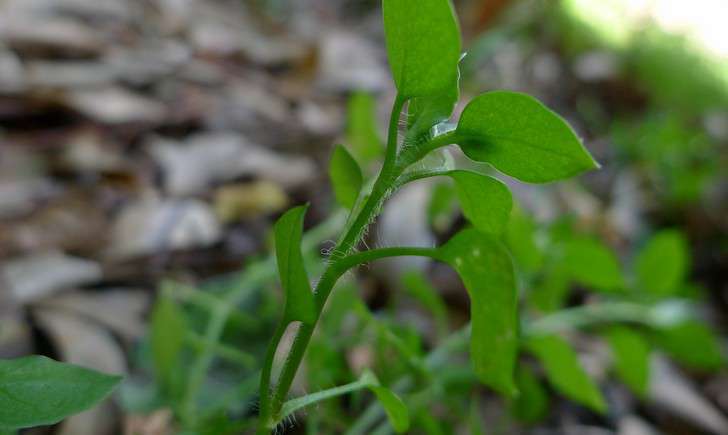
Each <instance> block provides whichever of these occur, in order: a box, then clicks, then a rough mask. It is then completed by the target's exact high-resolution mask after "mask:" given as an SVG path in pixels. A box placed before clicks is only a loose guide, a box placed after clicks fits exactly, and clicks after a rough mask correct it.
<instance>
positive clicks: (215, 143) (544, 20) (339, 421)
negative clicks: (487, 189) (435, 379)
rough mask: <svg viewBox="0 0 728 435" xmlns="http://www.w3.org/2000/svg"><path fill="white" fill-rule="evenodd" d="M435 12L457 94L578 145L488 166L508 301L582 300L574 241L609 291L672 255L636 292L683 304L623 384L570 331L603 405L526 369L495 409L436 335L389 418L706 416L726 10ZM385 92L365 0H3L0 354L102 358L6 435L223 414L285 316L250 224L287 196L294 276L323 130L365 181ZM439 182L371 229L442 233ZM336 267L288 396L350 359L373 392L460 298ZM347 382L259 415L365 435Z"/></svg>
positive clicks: (520, 420)
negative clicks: (308, 402)
mask: <svg viewBox="0 0 728 435" xmlns="http://www.w3.org/2000/svg"><path fill="white" fill-rule="evenodd" d="M454 3H455V6H456V9H457V11H458V14H459V16H460V21H461V28H462V33H463V36H464V47H465V50H466V51H467V56H466V57H465V58H464V60H463V62H462V68H461V69H462V79H461V83H462V99H461V105H460V106H459V107H458V109H457V110H456V111H458V110H462V105H463V104H465V103H466V102H467V101H468V100H469V99H470V98H472V97H473V96H475V95H477V94H478V93H480V92H484V91H487V90H493V89H511V90H518V91H523V92H527V93H530V94H532V95H534V96H536V97H537V98H539V99H540V100H542V101H543V102H544V103H545V104H546V105H548V106H549V107H551V108H552V109H554V110H555V111H556V112H558V113H559V114H561V115H562V116H564V117H565V118H566V119H568V121H569V122H570V123H571V125H572V126H573V127H574V129H575V130H576V131H577V132H578V134H579V135H580V136H581V137H582V138H583V139H584V142H585V144H586V146H587V148H588V149H589V150H590V151H591V152H592V154H593V155H594V156H595V158H596V159H597V160H598V161H599V162H600V163H601V165H602V168H601V170H599V171H595V172H592V173H588V174H586V175H584V176H582V177H580V178H578V179H575V180H570V181H567V182H563V183H557V184H552V185H538V186H533V185H524V184H519V183H515V182H513V180H507V179H506V178H505V177H501V178H502V179H504V180H506V181H507V182H508V184H509V185H510V186H511V188H512V189H513V191H514V195H515V197H516V199H517V202H518V204H519V207H518V210H517V213H515V214H514V218H513V220H512V224H511V226H512V228H510V229H509V232H508V234H507V236H506V239H507V240H506V242H507V244H508V245H509V247H510V248H511V251H512V252H513V256H514V259H515V261H516V265H517V271H518V273H519V282H520V284H521V285H520V288H521V292H522V293H523V295H524V313H526V314H524V316H526V317H528V316H533V317H534V318H538V316H541V315H543V314H546V313H551V312H554V311H556V310H559V309H562V308H569V307H580V306H586V305H589V304H594V303H599V302H600V301H603V300H604V299H605V296H604V295H603V294H602V293H600V292H599V290H600V289H599V287H600V286H599V283H592V282H588V278H587V279H586V281H587V282H584V281H585V280H584V279H582V280H580V279H578V277H576V278H574V279H571V278H572V277H571V275H569V276H568V277H565V275H564V274H563V273H562V272H563V271H564V270H568V269H570V268H573V264H572V263H570V262H574V261H577V260H575V259H573V258H569V255H568V252H567V251H568V249H564V248H563V247H564V246H569V241H571V240H574V239H575V238H583V237H588V238H589V240H593V241H595V243H598V244H599V245H600V246H601V247H602V248H604V250H607V251H609V252H610V253H611V255H613V256H614V257H615V258H617V259H618V260H617V263H618V269H619V271H618V273H619V274H620V278H619V279H620V282H621V283H622V284H623V285H622V286H623V287H625V288H628V289H631V290H630V291H633V292H638V291H639V290H640V289H641V287H644V286H646V287H649V286H650V285H652V283H650V278H649V276H650V275H652V276H662V275H663V274H664V275H668V276H672V275H676V276H677V277H676V278H674V279H673V281H674V282H671V283H669V284H668V285H666V286H663V287H664V288H663V287H661V284H659V283H657V284H654V285H655V286H656V288H658V292H659V289H660V288H663V289H666V290H665V291H664V292H663V294H662V295H661V297H663V296H664V298H663V299H664V300H663V299H660V301H663V302H664V301H667V300H668V299H670V300H672V299H680V300H681V301H687V302H688V303H689V304H690V306H691V310H693V311H694V312H695V313H697V320H695V321H694V322H692V323H688V324H687V325H688V326H686V327H684V328H672V329H670V328H667V329H666V330H664V331H658V332H659V333H657V334H652V333H649V334H648V333H645V334H644V335H643V337H644V341H645V342H646V343H648V344H649V345H650V348H651V349H653V350H654V352H653V354H652V360H651V365H650V368H651V371H650V386H649V389H648V391H647V390H645V391H641V392H640V391H637V392H635V391H633V390H634V389H633V388H626V387H625V385H624V384H625V382H620V380H619V376H617V377H615V376H613V374H614V369H613V368H612V367H613V364H612V363H613V359H614V358H613V355H612V354H611V353H610V351H609V346H608V345H607V343H606V340H605V339H604V337H603V336H602V335H601V334H600V333H599V331H593V330H589V331H577V332H573V333H572V334H571V335H570V338H571V340H570V341H571V342H572V344H573V346H574V347H575V349H576V350H577V351H578V354H579V356H580V360H581V362H582V364H583V365H584V367H585V369H586V371H587V372H588V373H589V374H590V375H591V376H592V377H593V378H594V379H595V382H598V384H599V385H600V388H601V389H602V392H603V393H604V396H605V398H606V401H607V403H608V405H609V411H608V412H607V413H605V414H601V415H600V414H599V413H595V412H593V411H590V410H589V409H587V408H585V407H583V406H581V405H578V404H575V403H574V401H573V400H569V399H568V398H564V397H563V396H562V395H560V394H558V392H557V391H554V389H553V388H552V387H550V386H549V385H548V382H545V381H543V382H541V381H539V380H537V378H538V379H541V377H542V372H541V371H540V369H539V368H538V366H537V365H536V364H534V363H533V361H529V360H526V361H525V362H524V364H526V365H527V366H528V367H531V366H533V367H532V368H533V373H535V374H536V375H537V376H535V377H534V376H532V377H531V378H529V379H531V380H533V382H532V383H530V384H528V385H532V386H533V385H535V386H534V387H533V389H531V390H529V391H531V393H529V394H527V395H524V396H523V397H525V398H527V399H528V400H521V401H520V402H517V403H508V402H507V401H503V400H501V399H499V398H497V397H496V396H495V395H493V394H492V393H489V392H488V391H486V390H485V389H483V388H482V387H479V386H478V385H477V382H474V380H473V379H472V374H471V373H469V372H468V370H467V362H466V361H465V360H464V356H463V355H464V353H463V352H459V353H457V354H453V358H452V359H453V361H452V362H451V363H448V365H446V366H443V367H440V366H438V367H439V368H438V370H439V371H438V373H440V374H442V375H443V378H447V380H446V381H444V380H443V381H442V382H441V383H438V387H437V388H429V389H428V388H426V387H422V388H420V389H417V388H415V389H414V390H413V391H414V392H413V393H412V394H411V395H410V396H407V398H406V400H405V402H407V403H408V405H410V412H411V413H412V414H413V428H412V430H411V433H417V434H420V433H422V434H449V433H457V434H466V433H472V434H477V433H487V434H518V433H524V434H600V435H601V434H605V435H606V434H618V435H650V434H661V433H664V434H726V433H728V417H726V415H727V414H728V370H726V364H725V354H726V353H725V352H726V346H727V345H728V338H727V337H728V336H727V335H726V332H727V331H728V236H727V235H726V234H727V233H726V230H727V228H728V200H727V199H728V179H727V178H726V174H728V152H727V151H728V4H727V3H726V2H725V0H691V1H680V0H561V1H537V0H460V1H455V2H454ZM414 12H415V11H413V13H414ZM393 98H394V89H393V84H392V82H391V79H390V75H389V71H388V67H387V63H386V54H385V50H384V40H383V31H382V25H381V11H380V2H379V1H377V0H0V357H3V358H10V357H17V356H21V355H25V354H29V353H39V354H44V355H48V356H51V357H54V358H56V359H59V360H64V361H68V362H72V363H76V364H80V365H84V366H88V367H92V368H96V369H99V370H103V371H107V372H114V373H124V374H126V380H125V382H124V384H123V386H122V388H121V389H120V390H119V391H118V392H117V394H115V396H114V397H113V398H112V399H111V400H109V401H108V402H107V403H105V404H103V405H102V406H100V407H97V408H95V409H94V410H91V411H88V412H85V413H83V414H80V415H78V416H75V417H72V418H70V419H68V420H67V421H65V422H63V423H61V424H59V425H57V426H55V427H52V428H41V429H34V430H33V431H30V432H28V433H34V434H36V433H37V434H46V433H59V434H64V435H87V434H88V435H105V434H122V433H123V434H141V435H152V434H155V435H156V434H176V433H188V434H201V433H209V434H225V433H231V434H235V433H246V432H245V424H246V423H245V422H246V419H247V418H249V417H251V416H254V414H255V401H256V398H255V395H256V391H255V390H256V386H257V385H255V382H256V378H255V376H256V373H257V370H258V367H259V362H260V360H261V354H262V352H263V351H264V349H265V344H266V341H267V339H268V338H269V335H270V333H271V331H272V328H273V325H274V322H275V321H276V320H277V317H278V316H279V315H280V310H279V308H280V300H281V299H280V298H281V295H280V292H279V289H278V285H277V282H276V279H275V274H274V273H275V270H274V269H273V268H272V267H271V262H270V260H269V259H268V255H269V253H270V251H271V241H270V229H271V226H272V223H273V222H274V221H275V219H276V218H277V217H278V216H279V215H280V214H281V213H282V212H283V211H284V210H285V209H286V208H287V207H289V206H291V205H295V204H300V203H303V202H306V201H310V202H311V204H312V206H311V209H310V210H309V213H308V216H307V221H306V227H307V229H308V228H310V229H313V231H312V234H311V235H310V237H309V239H308V242H307V243H308V245H307V246H308V247H309V251H310V253H311V257H312V258H311V260H312V261H311V264H310V266H309V274H310V275H312V276H316V273H318V271H319V270H320V263H319V262H316V261H315V257H316V254H318V253H320V252H323V253H325V252H326V249H327V248H330V247H331V244H332V243H331V240H332V239H335V238H336V235H337V234H338V232H339V231H340V229H341V226H342V219H341V213H340V212H339V211H337V207H336V205H335V202H334V200H333V195H332V191H331V187H330V183H329V179H328V176H327V173H326V169H327V166H328V159H329V156H330V152H331V150H332V149H333V145H334V144H337V143H344V144H346V145H347V146H348V147H350V149H352V150H353V151H354V154H355V155H356V156H357V158H358V159H359V161H360V163H362V164H364V166H365V169H367V170H368V173H369V174H370V175H371V174H372V173H373V170H374V169H375V168H376V161H377V156H378V155H379V153H380V152H381V147H382V145H381V139H380V138H381V137H383V133H385V132H384V126H385V125H386V122H385V120H386V118H387V116H388V112H389V110H390V107H391V102H392V100H393ZM365 172H366V171H365ZM453 198H454V196H453V191H452V187H451V186H449V185H448V184H437V183H422V184H418V185H415V186H413V187H412V188H408V189H406V190H404V191H403V192H401V193H400V194H398V195H397V196H395V197H394V198H393V199H392V200H391V201H390V202H389V203H388V205H387V207H386V210H385V212H384V215H383V216H382V218H381V219H380V220H379V221H378V222H377V225H376V226H375V228H374V229H373V230H372V231H371V232H370V234H369V244H370V246H383V245H400V244H402V245H404V244H406V245H431V244H433V243H435V242H442V241H444V240H447V238H448V237H449V236H450V235H452V234H453V233H454V232H455V231H456V230H457V229H458V228H461V227H462V226H463V225H464V220H463V219H462V217H461V216H459V215H458V213H457V207H455V206H454V203H453ZM656 235H657V236H659V235H662V236H665V235H667V236H668V238H671V240H677V241H678V242H677V243H667V244H666V245H662V244H660V242H659V240H658V241H657V242H655V237H656ZM663 238H664V237H663ZM658 239H659V237H658ZM646 246H648V248H645V247H646ZM665 246H666V247H665ZM649 247H651V248H649ZM650 249H651V251H653V252H652V253H651V254H649V253H645V252H647V251H650ZM661 255H664V256H665V257H664V258H663V257H661ZM645 257H649V258H650V259H647V260H640V259H641V258H643V259H644V258H645ZM595 261H596V260H595ZM593 264H594V263H592V262H591V261H590V260H588V258H587V259H586V260H584V261H582V263H580V264H579V267H584V268H586V269H589V267H590V266H591V265H593ZM595 267H596V266H595ZM675 270H678V272H675ZM595 273H599V272H595ZM567 275H568V274H567ZM577 275H578V274H577ZM554 277H556V278H554ZM666 279H668V280H670V279H672V278H666ZM340 287H341V288H339V289H338V290H337V292H336V293H335V295H339V296H335V297H334V299H333V300H332V301H331V302H330V304H329V305H330V306H329V308H328V310H329V311H330V312H329V313H327V314H324V322H323V324H322V325H320V327H319V329H320V331H319V332H320V333H319V334H317V336H316V337H315V338H314V340H313V342H312V344H311V349H310V350H309V356H308V357H307V359H306V363H305V367H304V368H303V369H302V372H301V373H300V374H299V377H298V379H297V381H296V385H295V386H294V390H293V391H294V392H295V393H297V394H298V393H301V392H303V391H309V392H311V391H316V390H319V389H321V388H328V387H331V386H334V385H340V384H343V383H346V382H351V381H352V380H353V379H356V377H357V376H358V373H361V370H362V368H364V367H371V368H372V369H373V370H374V371H375V372H376V373H377V375H378V376H379V377H380V378H381V379H382V381H383V382H385V383H387V384H397V382H401V381H402V380H403V379H404V378H403V377H405V378H406V376H407V374H408V373H412V372H413V371H414V372H416V371H417V367H419V365H422V364H424V365H427V364H429V363H428V362H427V361H431V358H430V357H431V356H432V354H433V350H436V349H438V344H441V343H442V342H444V341H446V339H447V337H448V334H450V333H452V332H453V331H456V330H458V328H459V327H461V326H462V325H463V324H465V323H466V322H467V319H468V305H467V304H468V299H467V295H466V294H465V292H464V291H463V290H462V287H461V284H460V282H459V280H458V279H457V276H456V275H454V274H453V272H451V271H449V270H448V269H447V268H446V267H443V266H441V265H434V264H429V263H427V262H425V263H423V262H412V261H409V260H407V261H397V262H388V263H377V265H376V267H375V266H371V267H368V268H364V269H363V270H361V271H360V273H359V276H358V279H350V280H349V281H348V282H345V283H343V284H342V285H341V286H340ZM668 287H669V288H668ZM630 291H627V292H626V293H627V294H629V293H630ZM609 298H614V296H613V295H610V296H608V297H607V299H609ZM625 298H626V299H625V300H630V301H632V300H633V297H632V296H625ZM160 300H164V301H167V302H169V305H165V306H164V307H162V308H160V302H159V301H160ZM610 300H611V299H610ZM652 302H655V303H657V302H656V300H653V299H651V300H650V303H652ZM668 302H669V301H668ZM155 304H156V306H157V309H155V308H153V307H154V306H155ZM152 313H156V314H159V315H158V316H155V315H152ZM160 313H161V314H160ZM165 313H166V314H165ZM170 313H171V314H170ZM155 320H156V321H157V322H158V323H159V324H160V325H161V326H159V325H156V328H155V325H154V323H155ZM170 324H172V325H174V326H175V328H176V329H177V330H178V332H179V331H181V332H180V333H183V337H182V338H181V339H180V340H182V342H183V344H181V345H180V349H179V351H178V353H177V354H175V356H176V358H173V360H174V361H173V362H172V363H169V366H164V365H162V366H160V362H159V357H155V355H157V354H158V352H157V351H156V350H155V348H154V346H153V345H152V344H150V343H153V342H154V340H155V334H156V340H157V342H164V341H165V340H169V341H175V340H177V339H178V338H179V337H176V336H175V335H174V334H172V335H171V336H170V335H169V334H170V328H169V325H170ZM164 325H167V327H166V328H165V326H164ZM679 326H684V325H683V324H681V325H679ZM175 328H172V330H173V331H174V330H175ZM428 358H429V359H428ZM418 364H419V365H418ZM413 367H414V368H413ZM529 373H530V372H529ZM617 374H618V375H619V370H617ZM627 377H629V375H627ZM409 382H410V384H412V382H413V381H412V379H410V380H409ZM415 383H417V382H415ZM626 383H627V384H628V386H629V382H626ZM430 384H432V382H431V381H430ZM402 385H404V384H402ZM403 388H404V390H407V389H412V388H413V387H412V386H411V385H410V386H408V387H406V388H405V387H403ZM533 391H536V392H533ZM418 393H419V394H418ZM370 399H371V398H370V397H369V396H366V395H364V394H362V395H354V396H352V397H347V398H344V399H341V400H335V401H331V402H326V403H322V404H321V405H319V406H318V407H317V408H315V409H313V410H309V411H308V412H307V413H306V414H302V415H299V416H298V417H297V419H296V421H291V422H289V424H287V425H286V426H285V427H282V428H281V430H280V431H279V433H310V434H316V433H321V434H329V433H331V434H336V433H345V432H346V431H347V430H352V428H359V429H357V430H360V431H359V432H350V433H388V432H386V431H387V426H386V425H385V426H380V423H381V422H382V421H383V420H381V418H382V417H381V415H378V414H377V413H376V411H377V409H376V408H374V411H371V410H370V411H371V412H370V413H369V414H365V412H366V411H367V409H368V408H367V406H368V405H369V401H370ZM525 402H528V403H525ZM362 418H364V419H365V420H364V421H362ZM377 428H378V429H377ZM375 431H377V432H375ZM479 431H482V432H479Z"/></svg>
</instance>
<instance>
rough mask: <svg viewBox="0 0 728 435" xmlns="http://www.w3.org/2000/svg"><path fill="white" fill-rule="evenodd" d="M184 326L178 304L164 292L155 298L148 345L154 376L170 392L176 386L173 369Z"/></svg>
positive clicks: (181, 347) (178, 352) (179, 349)
mask: <svg viewBox="0 0 728 435" xmlns="http://www.w3.org/2000/svg"><path fill="white" fill-rule="evenodd" d="M186 332H187V326H186V322H185V317H184V314H183V313H182V311H181V310H180V308H179V306H178V305H177V304H176V303H175V302H174V301H173V300H172V299H171V298H170V297H169V296H167V295H166V294H164V292H163V295H162V296H161V297H160V298H159V300H157V303H156V304H155V305H154V310H153V311H152V319H151V347H152V360H153V362H154V375H155V376H156V378H157V379H158V380H159V381H161V384H162V385H163V387H164V388H165V389H166V391H167V392H168V393H170V394H173V393H174V391H176V388H177V387H178V380H179V376H177V375H178V373H179V372H178V371H177V370H176V368H177V364H178V361H179V356H180V353H181V352H182V349H183V347H184V341H185V333H186Z"/></svg>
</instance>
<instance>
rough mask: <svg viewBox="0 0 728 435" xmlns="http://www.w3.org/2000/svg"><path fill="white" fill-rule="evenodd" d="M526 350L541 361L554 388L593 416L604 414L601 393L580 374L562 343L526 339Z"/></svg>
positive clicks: (549, 338)
mask: <svg viewBox="0 0 728 435" xmlns="http://www.w3.org/2000/svg"><path fill="white" fill-rule="evenodd" d="M526 348H527V349H528V350H529V351H530V352H531V353H533V354H534V355H535V356H536V357H537V358H538V359H539V360H540V361H541V364H543V367H544V370H545V371H546V377H547V378H548V379H549V381H550V382H551V384H552V385H553V386H554V388H556V389H557V390H558V391H560V392H561V393H562V394H564V395H565V396H566V397H568V398H570V399H571V400H574V401H575V402H578V403H581V404H583V405H585V406H587V407H589V408H591V409H592V410H594V411H596V412H599V413H604V412H605V411H606V409H607V405H606V403H605V402H604V398H603V397H602V393H601V391H599V388H597V386H596V385H595V384H594V382H592V380H591V378H590V377H589V375H588V374H587V373H586V372H585V371H584V369H583V368H582V366H581V364H580V363H579V359H578V358H577V356H576V353H575V352H574V350H573V349H572V348H571V346H570V345H569V343H567V342H566V340H564V339H563V338H561V337H559V336H556V335H544V336H540V337H534V338H530V339H529V340H528V341H527V342H526Z"/></svg>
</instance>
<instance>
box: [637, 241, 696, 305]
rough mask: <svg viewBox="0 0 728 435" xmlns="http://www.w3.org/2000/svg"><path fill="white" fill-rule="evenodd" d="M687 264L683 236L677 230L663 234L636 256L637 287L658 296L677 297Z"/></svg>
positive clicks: (686, 250)
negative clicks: (675, 295)
mask: <svg viewBox="0 0 728 435" xmlns="http://www.w3.org/2000/svg"><path fill="white" fill-rule="evenodd" d="M688 262H689V255H688V247H687V241H686V240H685V238H684V237H683V235H682V234H681V233H680V232H679V231H677V230H664V231H660V232H659V233H657V234H655V235H654V236H653V237H652V238H651V239H650V240H648V241H647V243H646V244H645V246H644V247H643V248H642V250H641V251H640V252H639V253H638V254H637V258H636V259H635V265H636V275H637V285H638V286H639V288H640V290H644V291H647V292H650V293H653V294H655V295H657V296H670V295H674V294H675V293H676V292H677V291H678V290H679V289H680V286H681V285H682V283H683V281H684V279H685V275H686V273H687V270H688Z"/></svg>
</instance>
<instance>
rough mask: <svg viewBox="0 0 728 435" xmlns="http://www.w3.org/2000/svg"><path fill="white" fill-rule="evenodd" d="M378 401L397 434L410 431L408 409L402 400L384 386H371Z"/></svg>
mask: <svg viewBox="0 0 728 435" xmlns="http://www.w3.org/2000/svg"><path fill="white" fill-rule="evenodd" d="M369 388H370V389H371V390H372V392H373V393H374V395H375V396H377V400H379V403H380V404H381V405H382V408H384V412H385V413H386V414H387V419H389V424H391V425H392V427H393V428H394V431H395V432H397V433H404V432H406V431H407V429H409V424H410V423H409V412H408V411H407V407H406V406H405V404H404V403H403V402H402V399H400V398H399V397H397V395H396V394H394V393H393V392H392V391H390V390H389V389H388V388H385V387H382V386H371V387H369Z"/></svg>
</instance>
